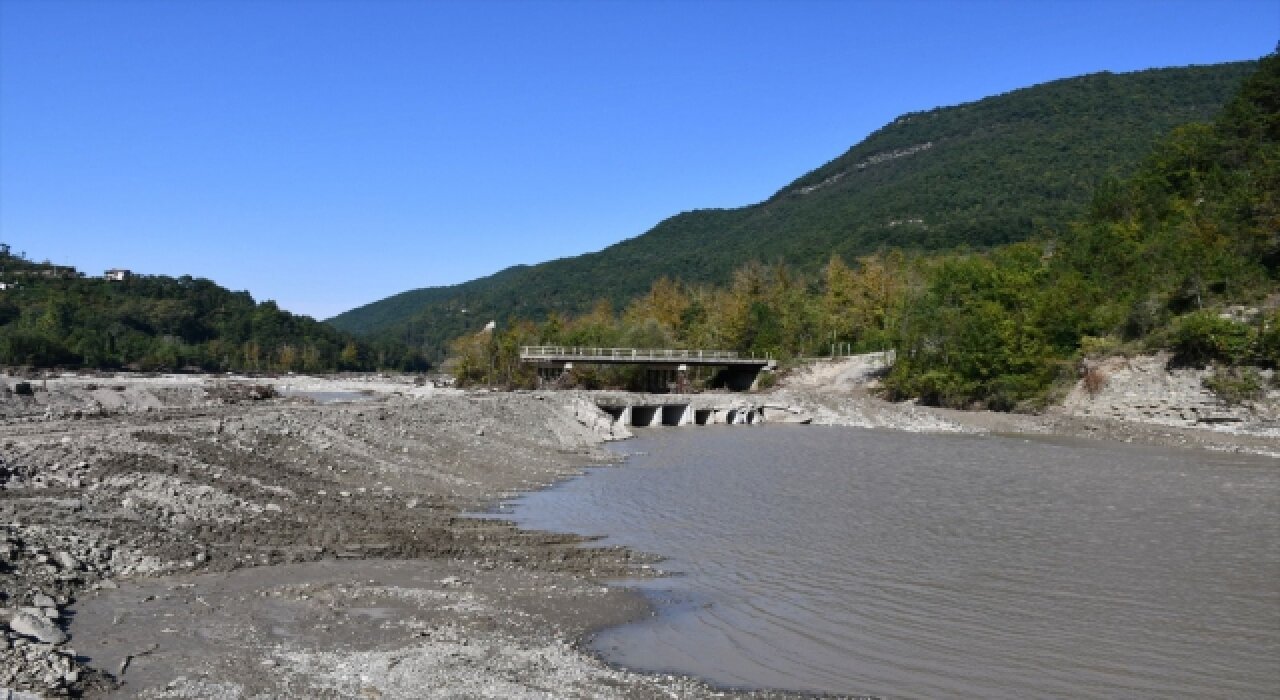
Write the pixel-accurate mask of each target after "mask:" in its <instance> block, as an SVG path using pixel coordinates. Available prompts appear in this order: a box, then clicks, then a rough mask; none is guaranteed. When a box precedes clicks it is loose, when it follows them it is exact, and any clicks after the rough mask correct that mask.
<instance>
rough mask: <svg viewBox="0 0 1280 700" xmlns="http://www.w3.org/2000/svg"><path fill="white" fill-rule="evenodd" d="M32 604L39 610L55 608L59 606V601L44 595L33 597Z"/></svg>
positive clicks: (39, 594) (38, 594)
mask: <svg viewBox="0 0 1280 700" xmlns="http://www.w3.org/2000/svg"><path fill="white" fill-rule="evenodd" d="M31 604H32V605H34V606H35V607H37V608H54V607H57V605H58V603H57V601H55V600H54V599H53V598H52V597H50V596H47V595H45V594H43V593H37V594H35V595H33V596H31Z"/></svg>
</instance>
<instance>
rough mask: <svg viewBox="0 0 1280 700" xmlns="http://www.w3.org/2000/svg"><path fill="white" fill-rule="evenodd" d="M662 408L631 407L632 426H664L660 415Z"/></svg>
mask: <svg viewBox="0 0 1280 700" xmlns="http://www.w3.org/2000/svg"><path fill="white" fill-rule="evenodd" d="M661 408H662V407H661V406H632V407H631V425H632V426H634V427H637V428H647V427H649V426H652V425H655V424H656V425H662V419H661V417H660V414H659V410H660V409H661Z"/></svg>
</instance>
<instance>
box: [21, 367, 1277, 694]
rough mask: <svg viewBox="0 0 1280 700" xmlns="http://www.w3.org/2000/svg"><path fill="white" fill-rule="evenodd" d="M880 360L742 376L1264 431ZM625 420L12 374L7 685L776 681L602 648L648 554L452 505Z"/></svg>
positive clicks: (365, 385)
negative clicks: (640, 667)
mask: <svg viewBox="0 0 1280 700" xmlns="http://www.w3.org/2000/svg"><path fill="white" fill-rule="evenodd" d="M876 369H877V363H876V361H875V359H874V358H870V359H869V358H858V359H855V360H850V361H847V362H844V363H830V364H827V365H816V366H815V367H814V368H812V369H811V370H810V371H809V372H808V373H801V374H798V375H795V376H793V377H792V378H790V379H789V380H787V381H784V382H783V384H782V386H781V388H780V389H779V390H778V391H776V392H773V393H771V394H769V395H767V396H763V397H758V399H759V402H761V403H765V404H768V405H770V406H775V405H776V406H785V407H788V409H789V410H791V411H792V412H793V414H795V415H799V414H801V413H804V414H805V415H808V416H810V417H811V418H812V420H814V422H820V423H830V424H843V425H866V426H875V427H889V428H897V429H907V430H963V431H983V432H1024V433H1027V432H1036V433H1045V432H1049V433H1060V434H1067V435H1084V436H1091V435H1092V436H1098V437H1103V438H1108V439H1120V440H1142V441H1148V442H1158V443H1161V444H1169V445H1196V446H1202V447H1209V448H1213V449H1238V450H1248V451H1253V452H1264V453H1265V452H1267V450H1273V451H1274V450H1277V447H1276V443H1277V439H1276V437H1275V436H1274V435H1273V434H1271V433H1269V432H1267V431H1268V430H1269V428H1267V427H1266V425H1263V426H1262V428H1261V429H1260V431H1258V430H1255V431H1252V432H1250V430H1248V429H1242V424H1241V423H1235V424H1232V425H1231V426H1227V427H1228V428H1230V430H1223V429H1221V428H1222V427H1223V426H1221V425H1214V426H1211V427H1214V428H1215V429H1206V428H1205V426H1199V425H1197V424H1192V425H1170V424H1167V423H1166V424H1161V423H1155V422H1141V423H1140V422H1134V421H1132V420H1122V419H1118V418H1117V417H1115V416H1109V415H1103V416H1098V415H1088V414H1086V413H1085V412H1084V411H1082V410H1080V409H1070V410H1068V409H1061V410H1058V411H1056V412H1053V413H1050V414H1046V415H1044V416H1015V415H1004V414H990V413H969V412H957V411H939V410H935V409H928V408H924V407H920V406H913V405H909V404H887V403H884V402H882V401H879V400H877V399H875V398H873V397H872V396H871V395H870V394H869V393H868V392H867V387H868V386H869V385H872V384H873V383H874V381H875V375H876ZM24 381H25V382H27V383H28V388H30V389H31V391H30V393H29V394H28V393H27V391H26V390H25V389H24V390H23V391H21V392H16V391H13V389H14V387H15V386H16V385H17V384H18V383H20V382H24ZM268 385H270V386H268ZM1112 388H1113V389H1115V390H1116V391H1121V394H1118V395H1123V391H1122V390H1121V389H1119V388H1117V386H1113V387H1112ZM6 389H7V391H6ZM309 392H316V393H309ZM309 396H313V397H315V398H308V397H309ZM727 400H733V401H740V400H741V397H740V396H738V397H732V398H728V399H727ZM752 400H754V399H752ZM1113 403H1114V402H1113ZM1109 405H1110V404H1109ZM1162 415H1163V414H1162ZM1264 423H1265V421H1264ZM1245 427H1247V426H1245ZM743 429H749V428H743ZM621 434H626V431H625V430H617V429H615V427H613V426H611V425H610V417H609V416H608V415H607V414H606V413H604V412H602V411H601V410H600V409H599V408H597V407H596V405H595V403H594V401H593V399H592V397H591V396H590V395H587V394H582V393H574V392H539V393H496V392H495V393H487V392H477V393H463V392H459V391H455V390H451V389H437V388H434V387H433V386H431V385H430V384H429V383H428V384H425V385H424V384H422V383H415V382H414V381H413V380H412V379H411V378H392V377H367V378H346V379H342V380H338V381H327V380H319V379H311V378H286V379H278V380H271V381H267V380H261V379H237V378H226V377H153V378H136V377H135V378H130V377H113V376H96V377H88V376H80V377H77V376H59V377H52V378H49V379H34V380H33V379H26V380H22V379H18V378H13V377H3V376H0V697H5V696H6V693H8V694H10V695H12V696H13V697H40V696H65V695H71V696H78V695H84V696H89V697H200V698H209V697H225V698H242V697H245V698H247V697H299V698H301V697H307V698H310V697H387V698H416V697H423V696H427V695H432V696H453V697H459V696H460V697H494V698H497V697H503V698H505V697H621V698H631V697H641V698H647V697H673V696H674V697H721V696H735V697H737V696H752V697H766V696H767V697H773V696H782V695H783V694H777V693H768V692H746V691H744V692H738V691H729V690H722V689H715V688H711V687H709V686H707V685H705V684H703V683H701V682H699V681H696V680H693V679H688V678H682V677H677V676H668V675H655V674H640V673H633V672H629V671H624V670H620V669H616V668H611V667H609V666H607V665H606V664H604V663H602V662H601V661H600V660H598V659H597V658H596V657H594V656H593V655H592V654H591V653H589V652H587V651H584V647H583V645H582V644H581V642H582V641H583V640H584V638H585V637H586V636H587V635H589V634H590V633H591V631H592V630H594V629H598V628H601V627H603V626H607V625H612V624H617V623H619V622H621V621H624V620H627V619H632V618H634V617H635V616H637V615H642V614H646V609H645V607H644V603H643V602H642V600H641V599H640V598H639V597H637V596H634V595H632V594H630V593H628V592H626V591H624V590H620V589H617V588H611V587H604V586H603V585H602V584H601V582H602V581H605V580H608V579H611V578H623V577H642V576H649V575H656V574H657V573H658V572H657V569H656V568H655V567H656V564H657V562H655V561H653V560H652V559H651V558H648V557H645V556H643V555H639V554H635V553H632V552H629V551H626V550H624V549H619V548H601V547H582V546H580V545H581V544H582V542H583V540H582V538H578V537H574V536H567V535H560V534H551V533H542V532H527V531H522V530H519V529H517V528H515V527H514V526H512V525H511V524H509V523H506V522H503V521H501V520H497V519H482V518H474V517H468V516H466V515H465V514H466V513H470V512H476V511H479V510H483V509H485V508H487V507H489V506H492V505H493V504H495V503H496V502H498V501H500V500H501V499H503V498H506V497H510V496H512V495H515V494H517V493H520V492H523V491H527V490H530V489H536V488H540V487H542V486H545V485H547V484H550V483H553V482H555V481H557V480H560V479H564V478H568V477H570V476H572V475H574V474H577V473H579V472H580V470H581V469H582V468H583V467H585V466H588V465H599V464H606V463H610V462H613V461H615V460H616V457H615V456H614V455H613V454H612V453H610V452H608V451H606V450H604V449H602V444H603V443H604V442H605V441H606V440H609V439H613V438H614V437H617V436H618V435H621ZM5 623H7V624H5Z"/></svg>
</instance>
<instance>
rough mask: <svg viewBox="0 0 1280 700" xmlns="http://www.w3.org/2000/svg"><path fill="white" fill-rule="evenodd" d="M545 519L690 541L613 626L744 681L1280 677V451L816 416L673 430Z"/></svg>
mask: <svg viewBox="0 0 1280 700" xmlns="http://www.w3.org/2000/svg"><path fill="white" fill-rule="evenodd" d="M618 449H619V450H621V451H623V452H625V453H628V454H631V455H632V457H631V458H630V461H629V464H628V466H627V467H625V468H621V469H614V468H604V469H598V470H593V471H592V472H590V473H589V474H588V475H587V476H585V477H582V478H579V479H576V480H573V481H570V482H566V483H564V484H562V485H560V486H558V487H556V488H553V489H550V490H547V491H543V492H540V493H536V494H532V495H529V496H526V497H524V498H522V499H520V500H518V501H516V502H514V504H513V508H512V511H511V515H512V516H513V517H514V518H515V519H516V520H517V521H518V522H520V523H522V524H523V525H525V526H528V527H534V528H540V529H550V530H559V531H571V532H577V533H583V534H594V535H605V536H607V537H606V539H605V540H604V542H605V543H606V544H625V545H628V546H631V547H633V548H637V549H641V550H645V551H649V552H654V553H658V554H661V555H664V556H666V557H668V558H669V559H668V561H666V562H665V563H664V564H663V568H664V569H667V570H669V571H672V572H675V573H676V574H678V575H677V576H674V577H670V578H665V579H661V580H658V581H655V582H647V583H634V582H633V583H634V585H638V586H641V587H642V588H643V589H644V590H645V591H646V593H647V594H648V595H650V596H651V598H652V599H653V601H654V602H655V604H656V606H657V610H658V614H657V615H656V616H654V617H653V618H650V619H647V620H645V621H643V622H640V623H636V624H632V625H629V626H626V627H622V628H617V629H613V630H609V631H606V632H604V633H602V634H600V635H598V636H597V638H596V639H595V642H594V645H595V647H596V649H597V650H599V651H600V652H601V653H602V654H603V655H604V656H605V657H606V658H607V659H609V660H611V661H614V662H617V663H620V664H623V665H626V666H629V667H634V668H639V669H645V670H663V671H679V672H684V673H691V674H695V675H698V676H701V677H704V678H707V679H710V680H712V681H714V682H716V683H718V684H722V685H725V686H752V687H772V688H785V689H793V690H803V691H818V692H821V691H827V692H834V693H848V694H870V695H878V696H884V697H893V698H929V697H985V698H1034V697H1073V698H1114V697H1126V698H1137V697H1196V696H1200V697H1234V698H1244V697H1275V696H1276V694H1277V693H1280V461H1278V460H1274V459H1268V458H1260V457H1247V456H1239V455H1228V454H1217V453H1205V452H1197V451H1177V450H1162V449H1151V448H1139V447H1131V446H1126V445H1118V444H1102V443H1093V442H1085V441H1049V440H1037V441H1029V440H1025V439H1022V438H1004V437H971V436H937V435H915V434H908V433H899V432H882V431H871V430H858V429H849V428H819V427H807V426H806V427H796V426H767V425H766V426H756V427H741V426H738V427H731V426H722V427H708V428H689V429H670V428H668V429H651V430H648V431H641V436H640V437H639V438H637V439H635V440H629V441H627V442H625V443H620V445H619V448H618Z"/></svg>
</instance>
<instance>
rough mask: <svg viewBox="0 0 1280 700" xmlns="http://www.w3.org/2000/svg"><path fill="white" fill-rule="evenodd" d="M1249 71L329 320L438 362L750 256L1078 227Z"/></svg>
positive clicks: (974, 115)
mask: <svg viewBox="0 0 1280 700" xmlns="http://www.w3.org/2000/svg"><path fill="white" fill-rule="evenodd" d="M1255 65H1256V64H1255V63H1254V62H1240V63H1231V64H1222V65H1216V66H1195V67H1187V68H1166V69H1157V70H1147V71H1141V72H1137V73H1127V74H1119V75H1117V74H1111V73H1098V74H1093V75H1087V76H1082V77H1078V78H1070V79H1065V80H1058V81H1054V82H1050V83H1045V84H1043V85H1038V86H1034V87H1030V88H1025V89H1021V90H1015V91H1013V92H1009V93H1006V94H1003V95H998V96H995V97H989V98H986V99H983V100H979V101H977V102H973V103H968V104H963V105H958V106H954V107H943V108H938V109H934V110H930V111H926V112H919V113H912V114H907V115H904V116H902V117H899V118H898V119H896V120H894V121H893V122H892V123H890V124H888V125H886V126H885V127H883V128H881V129H880V130H878V131H876V132H875V133H873V134H871V135H870V136H868V137H867V138H866V139H864V140H863V141H862V142H861V143H858V144H857V145H855V146H854V147H853V148H850V149H849V150H848V151H847V152H845V153H844V154H843V155H841V156H839V157H837V158H835V159H834V160H832V161H830V162H829V163H827V164H825V165H823V166H821V167H819V168H817V169H815V170H813V171H812V172H810V173H808V174H806V175H804V176H803V177H801V178H799V179H797V180H796V181H794V182H793V183H791V184H790V185H787V186H786V187H784V188H783V189H781V190H780V191H778V192H777V193H776V194H775V195H773V196H772V197H770V198H769V199H768V200H766V201H764V202H761V203H759V204H755V205H751V206H747V207H742V208H738V209H714V210H698V211H692V212H686V213H683V214H679V215H676V216H673V217H671V218H669V219H667V220H665V221H663V222H661V223H659V224H658V225H657V226H655V227H654V228H653V229H651V230H649V231H648V232H646V233H644V234H643V235H640V236H637V237H635V238H631V239H628V240H625V241H622V242H620V243H617V244H615V245H612V246H609V247H608V248H605V249H604V250H601V251H599V252H596V253H589V254H586V255H580V256H577V257H573V258H563V259H560V260H553V261H550V262H545V263H541V264H538V265H531V266H517V267H512V268H508V269H505V270H502V271H501V272H498V273H496V274H494V275H491V276H488V277H484V278H480V279H476V280H472V281H470V282H466V283H463V284H459V285H454V286H449V287H434V288H426V289H418V290H413V291H408V292H404V293H401V294H397V295H395V296H392V297H388V298H386V299H383V300H381V301H377V302H374V303H371V304H368V305H366V306H363V307H360V308H357V309H353V310H351V311H347V312H345V313H343V314H340V315H338V316H336V317H334V318H332V319H329V323H331V324H332V325H334V326H336V327H337V328H340V329H343V330H346V331H350V332H353V333H358V334H363V335H371V336H386V337H395V338H398V339H402V340H407V341H408V342H410V344H413V345H417V346H419V347H422V348H423V349H424V350H425V352H427V353H428V355H430V356H436V357H438V356H441V355H443V353H444V349H445V345H446V344H447V341H448V339H450V338H452V337H456V336H457V335H460V334H462V333H464V332H467V331H471V330H476V329H478V328H480V327H481V326H482V325H483V324H484V323H486V322H487V321H488V320H490V319H498V320H499V321H502V320H505V319H507V318H510V317H521V318H532V319H538V318H542V317H545V316H546V314H547V313H549V312H553V311H555V312H564V313H576V312H580V311H583V310H584V309H585V308H586V307H587V306H588V305H589V304H591V303H593V302H594V301H595V300H597V299H599V298H601V297H605V298H609V299H611V300H612V301H614V302H615V304H618V305H621V304H622V303H624V302H626V301H627V300H629V299H631V298H633V297H634V296H636V295H638V294H641V293H643V292H644V291H646V290H647V289H648V288H649V286H650V285H651V284H652V283H653V281H654V280H656V279H657V278H659V277H661V276H664V275H665V276H668V277H672V278H679V279H682V280H684V281H687V282H711V283H720V282H724V281H725V280H726V279H727V278H728V276H729V275H730V273H731V272H732V270H734V269H735V268H737V267H739V266H740V265H742V264H743V263H744V262H747V261H749V260H763V261H767V262H785V263H788V264H790V265H793V266H795V267H797V268H799V269H800V270H802V271H811V270H815V269H817V268H818V267H819V266H820V265H822V264H824V263H825V262H826V261H827V260H828V259H829V258H830V257H831V256H832V255H833V254H840V255H842V256H844V257H845V258H846V259H851V258H853V257H856V256H857V255H860V254H864V253H868V252H872V251H875V250H878V249H883V248H889V247H899V248H908V249H916V250H930V251H937V250H950V249H955V248H958V247H972V248H987V247H991V246H995V245H999V244H1003V243H1009V242H1013V241H1019V240H1025V239H1028V238H1031V237H1035V236H1037V235H1039V234H1041V233H1044V232H1047V231H1052V230H1056V229H1057V228H1059V227H1060V226H1062V225H1064V224H1065V223H1066V222H1068V221H1070V220H1073V219H1077V218H1079V217H1080V216H1081V215H1082V214H1083V213H1084V212H1085V210H1086V209H1087V205H1088V203H1089V201H1090V198H1091V196H1092V193H1093V192H1094V190H1095V188H1096V187H1097V186H1098V184H1099V183H1100V182H1102V181H1103V180H1105V179H1108V178H1123V177H1126V176H1128V175H1129V174H1130V173H1131V172H1132V171H1133V169H1134V167H1135V165H1136V163H1138V161H1139V160H1140V159H1141V158H1142V157H1143V156H1144V155H1145V154H1147V153H1148V152H1149V151H1150V149H1151V147H1152V145H1153V144H1154V143H1155V142H1156V141H1157V140H1158V139H1159V138H1160V137H1161V136H1162V135H1164V134H1166V133H1167V132H1168V131H1170V130H1171V129H1173V128H1174V127H1176V126H1179V125H1182V124H1186V123H1189V122H1196V121H1207V120H1209V119H1211V118H1212V117H1213V116H1214V115H1215V114H1216V113H1217V112H1218V111H1219V110H1220V109H1221V108H1222V106H1223V104H1224V103H1225V102H1226V101H1227V99H1228V98H1229V97H1230V96H1231V95H1232V94H1233V93H1234V92H1235V91H1236V90H1237V89H1238V87H1239V85H1240V83H1241V81H1242V80H1243V79H1244V78H1245V77H1246V76H1247V75H1248V74H1249V73H1250V72H1252V70H1253V69H1254V67H1255Z"/></svg>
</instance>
